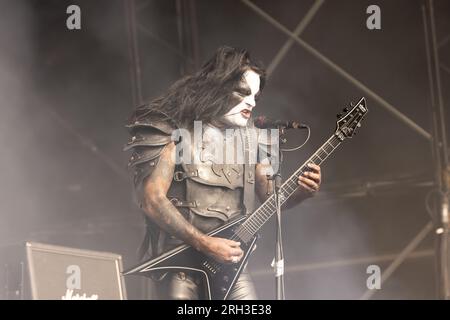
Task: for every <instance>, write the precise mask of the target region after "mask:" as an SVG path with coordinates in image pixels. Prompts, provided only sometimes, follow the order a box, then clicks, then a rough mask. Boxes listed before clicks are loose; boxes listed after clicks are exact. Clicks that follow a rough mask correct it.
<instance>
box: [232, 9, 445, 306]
mask: <svg viewBox="0 0 450 320" xmlns="http://www.w3.org/2000/svg"><path fill="white" fill-rule="evenodd" d="M241 1H242V3H244V4H245V5H246V6H247V7H249V8H250V9H251V10H252V11H254V12H255V13H256V14H257V15H259V16H260V17H262V18H263V19H264V20H265V21H266V22H268V23H269V24H271V25H272V26H274V27H275V28H277V29H278V30H280V31H281V32H282V33H284V34H285V35H286V36H288V38H289V39H288V41H287V42H286V43H285V44H284V46H283V47H282V48H281V49H280V51H279V52H278V54H277V55H276V56H275V58H274V59H273V60H272V63H271V64H270V65H269V68H268V71H269V72H268V73H269V75H270V74H272V73H273V72H274V70H275V68H276V66H278V64H279V63H280V62H281V60H282V59H283V57H284V56H285V55H286V53H287V51H288V50H289V48H290V47H291V46H292V44H293V43H296V44H298V45H300V46H301V47H302V48H303V49H305V50H306V51H307V52H309V53H310V54H311V55H313V56H314V57H315V58H317V59H318V60H319V61H321V62H322V63H323V64H325V65H326V66H328V67H329V68H330V69H331V70H333V71H334V72H336V73H338V74H339V75H341V76H342V77H344V78H345V79H346V80H347V81H349V82H350V83H352V84H353V85H355V86H356V87H357V88H359V89H360V90H362V91H363V92H365V93H366V94H367V95H368V96H370V97H371V98H372V99H373V100H375V101H376V102H378V104H379V106H381V107H383V108H384V109H386V110H387V111H388V112H389V113H391V114H392V115H393V116H394V117H395V118H397V119H398V120H400V121H401V122H403V123H404V124H406V125H407V126H408V127H409V128H411V129H412V130H413V131H414V132H416V133H417V134H419V135H420V136H422V137H424V138H426V139H428V140H430V142H431V141H432V140H433V137H432V135H431V134H430V133H429V132H427V131H425V130H424V129H423V128H421V127H420V126H419V125H418V124H416V123H415V122H414V121H413V120H411V119H410V118H408V117H407V116H406V115H404V114H403V113H401V112H400V111H399V110H397V109H396V108H395V107H394V106H393V105H391V104H390V103H389V102H387V101H386V100H385V99H383V98H382V97H381V96H380V95H378V94H377V93H375V92H374V91H372V90H371V89H370V88H368V87H367V86H366V85H364V84H363V83H362V82H360V81H359V80H358V79H356V78H355V77H353V76H352V75H351V74H349V73H348V72H347V71H345V70H344V69H343V68H341V67H340V66H339V65H337V64H336V63H334V62H333V61H332V60H330V59H329V58H327V57H326V56H324V55H323V54H322V53H320V52H319V51H318V50H317V49H315V48H314V47H312V46H311V45H309V44H308V43H306V42H305V41H304V40H302V39H301V38H300V37H299V36H300V34H301V33H302V32H303V30H304V29H305V27H306V25H307V24H308V23H309V22H310V21H311V19H312V17H313V15H314V14H316V13H317V11H318V9H319V7H320V6H321V5H322V3H323V1H322V0H316V1H315V3H314V4H313V6H312V7H311V9H310V10H309V12H308V13H307V15H306V16H305V17H304V18H303V20H302V21H301V22H300V23H299V24H298V26H297V28H296V29H295V30H294V31H290V30H289V29H288V28H286V27H285V26H283V25H282V24H281V23H280V22H278V21H277V20H276V19H274V18H273V17H271V16H270V15H269V14H268V13H266V12H265V11H263V10H262V9H261V8H259V7H258V6H256V5H255V4H254V3H253V2H251V1H250V0H241ZM429 2H430V5H431V7H432V4H433V0H429ZM433 35H435V33H433ZM449 40H450V36H448V37H446V38H445V39H443V40H442V41H441V42H440V43H439V46H443V45H444V44H446V43H447V42H448V41H449ZM441 68H442V69H444V70H446V71H448V68H447V67H445V66H443V65H442V64H441ZM437 78H438V79H439V74H437ZM439 99H441V100H440V106H441V107H442V105H443V102H442V95H439ZM444 137H445V136H444ZM443 143H446V141H445V139H444V141H443ZM441 146H442V144H441ZM444 148H445V147H444ZM433 228H434V227H433V223H432V222H429V223H427V224H426V225H425V226H424V227H423V228H422V230H420V232H419V233H418V234H417V235H416V236H415V237H414V238H413V239H412V240H411V241H410V243H409V244H408V245H407V246H406V247H405V248H404V249H403V251H402V252H400V253H399V254H398V255H397V256H396V258H395V259H394V261H393V262H392V263H391V264H390V265H389V266H388V267H387V269H386V270H385V271H384V272H383V273H382V275H381V281H382V282H385V281H386V280H387V279H388V278H389V277H390V276H391V275H392V274H393V273H394V272H395V270H396V269H397V268H398V267H399V266H400V265H401V264H402V263H403V261H405V259H407V258H408V257H409V256H410V254H411V252H413V251H414V250H415V249H416V248H417V246H418V245H419V244H420V243H421V241H422V240H423V239H425V237H426V236H427V235H428V233H429V232H430V231H431V230H433ZM374 260H376V257H375V258H374ZM344 263H345V261H344ZM294 268H295V267H294ZM374 293H375V291H370V290H368V291H367V292H365V293H364V294H363V295H362V296H361V299H370V298H371V296H372V295H373V294H374Z"/></svg>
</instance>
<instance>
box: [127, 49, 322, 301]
mask: <svg viewBox="0 0 450 320" xmlns="http://www.w3.org/2000/svg"><path fill="white" fill-rule="evenodd" d="M264 83H265V72H264V70H263V69H262V68H261V67H260V66H259V65H258V64H257V63H255V62H254V61H252V60H251V59H250V56H249V53H248V52H247V51H246V50H241V49H236V48H231V47H226V46H224V47H221V48H219V49H218V50H217V51H216V53H215V54H214V56H213V57H212V58H211V59H210V60H209V61H208V62H206V64H204V66H203V67H202V68H201V69H200V70H199V71H198V72H197V73H195V74H193V75H190V76H186V77H184V78H182V79H180V80H178V81H177V82H175V83H174V84H173V85H172V86H171V87H170V88H169V90H168V91H167V92H166V93H165V94H163V95H162V96H160V97H158V98H156V99H155V100H153V101H151V102H150V103H148V104H146V105H143V106H140V107H138V108H137V109H136V110H135V112H134V113H133V115H132V117H131V120H130V122H129V123H128V125H127V127H128V129H129V131H130V134H131V136H132V138H131V141H130V142H129V143H128V144H127V147H126V149H132V150H133V154H132V156H131V159H130V163H129V166H130V167H131V168H132V170H133V173H134V185H135V190H136V195H137V200H138V202H139V204H140V206H141V208H142V210H143V211H144V212H145V217H146V222H147V229H148V231H147V236H146V239H145V240H144V243H143V246H142V248H141V249H142V252H143V253H145V254H146V256H147V258H148V257H156V256H158V255H160V254H161V253H163V252H165V251H167V250H169V249H171V248H174V247H175V246H177V245H180V244H182V243H186V244H189V245H191V246H192V247H194V248H195V249H196V250H198V251H201V252H203V253H205V254H206V255H208V256H210V257H212V258H214V259H216V260H217V261H219V262H222V263H237V262H239V261H240V259H241V258H242V256H243V251H242V250H241V248H240V243H239V242H236V241H233V240H228V239H223V238H218V237H211V236H208V235H206V233H208V232H209V231H211V230H213V229H215V228H217V227H219V226H220V225H222V224H224V223H225V222H227V221H229V220H230V219H233V218H235V217H237V216H239V215H243V214H246V213H251V212H252V210H254V209H255V207H254V199H255V195H258V198H259V200H260V201H264V200H265V199H267V197H268V196H269V195H270V194H271V182H270V181H269V180H268V179H267V172H268V171H266V170H267V169H268V167H269V166H271V164H267V163H265V164H263V163H260V162H257V163H253V164H248V163H247V164H237V163H231V164H230V163H218V162H217V161H215V158H214V157H209V154H207V155H206V156H205V155H204V154H201V156H200V157H199V158H200V162H199V163H195V162H192V163H183V162H182V163H179V162H178V161H177V159H178V158H177V157H178V152H177V144H178V143H180V140H178V141H174V138H173V135H172V133H173V132H174V130H176V129H180V128H182V129H185V130H188V132H192V131H193V128H194V121H202V122H201V123H202V129H203V131H202V138H203V140H202V143H201V146H200V147H196V146H193V147H192V150H193V153H194V154H198V153H202V152H203V151H207V150H212V149H214V147H216V148H217V145H219V144H216V142H217V141H218V139H219V140H220V139H222V138H221V137H223V135H222V134H223V132H224V130H225V129H229V128H235V129H238V130H240V132H241V135H245V132H246V131H245V130H246V129H248V128H250V127H252V126H253V122H252V120H251V119H252V118H251V115H252V113H253V111H254V109H255V108H256V102H257V100H258V98H259V97H260V95H261V91H262V89H263V87H264ZM244 138H245V137H244ZM181 140H182V139H181ZM244 141H245V139H244ZM256 141H257V144H258V145H259V146H261V145H265V147H266V150H269V151H268V152H269V153H270V144H271V142H268V141H267V139H266V140H265V141H261V139H258V138H257V140H256ZM236 145H238V144H236ZM196 148H197V149H196ZM236 148H237V147H236ZM192 150H191V151H192ZM183 152H186V150H183ZM320 183H321V173H320V167H319V166H316V165H314V164H311V165H310V171H309V172H306V173H305V174H304V175H303V176H301V177H300V178H299V179H298V185H299V188H298V189H297V190H296V192H295V194H294V195H292V196H291V198H289V200H288V201H287V202H286V203H285V205H286V207H287V208H289V207H292V206H294V205H296V204H298V203H300V202H302V201H303V200H305V199H307V198H309V197H311V196H313V195H314V194H315V193H316V192H317V191H318V190H319V186H320ZM154 280H155V281H156V288H157V297H158V299H202V298H204V296H203V291H202V289H201V288H202V283H201V280H200V279H199V278H198V276H197V275H196V274H193V273H189V272H161V274H159V275H158V277H155V279H154ZM256 297H257V296H256V294H255V290H254V286H253V283H252V280H251V278H250V276H249V274H248V272H247V270H246V268H244V270H243V272H242V273H241V275H240V277H239V279H238V280H237V282H236V284H235V285H234V287H233V288H232V290H231V293H230V295H229V299H256Z"/></svg>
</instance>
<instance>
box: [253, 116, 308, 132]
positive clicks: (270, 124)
mask: <svg viewBox="0 0 450 320" xmlns="http://www.w3.org/2000/svg"><path fill="white" fill-rule="evenodd" d="M254 124H255V127H257V128H259V129H278V128H280V127H281V128H283V129H305V128H308V126H307V125H305V124H303V123H300V122H297V121H290V120H271V119H268V118H266V117H265V116H259V117H257V118H256V119H255V120H254Z"/></svg>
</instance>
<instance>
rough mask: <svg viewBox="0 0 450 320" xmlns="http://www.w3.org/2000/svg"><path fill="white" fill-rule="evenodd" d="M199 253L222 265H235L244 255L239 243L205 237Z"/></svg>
mask: <svg viewBox="0 0 450 320" xmlns="http://www.w3.org/2000/svg"><path fill="white" fill-rule="evenodd" d="M202 242H203V246H202V249H201V251H202V252H203V253H205V254H207V255H209V256H210V257H213V258H214V259H216V260H217V261H219V262H222V263H237V262H239V260H241V258H242V256H243V255H244V251H242V249H241V248H240V245H241V244H240V242H237V241H233V240H228V239H224V238H217V237H210V236H205V238H204V239H203V241H202Z"/></svg>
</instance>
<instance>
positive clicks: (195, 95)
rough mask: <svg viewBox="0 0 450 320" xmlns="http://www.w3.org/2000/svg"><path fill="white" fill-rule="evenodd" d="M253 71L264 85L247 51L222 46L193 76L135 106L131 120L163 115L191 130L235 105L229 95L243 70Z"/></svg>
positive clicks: (262, 74) (261, 71)
mask: <svg viewBox="0 0 450 320" xmlns="http://www.w3.org/2000/svg"><path fill="white" fill-rule="evenodd" d="M248 70H253V71H254V72H256V73H257V74H258V75H259V76H260V79H261V82H260V83H261V85H260V91H262V89H263V88H264V84H265V71H264V69H263V68H262V67H261V65H260V64H259V63H256V62H254V61H252V60H251V59H250V54H249V52H248V51H247V50H244V49H237V48H232V47H228V46H222V47H220V48H219V49H217V51H216V53H215V54H214V56H213V57H212V58H211V59H210V60H209V61H207V62H206V63H205V64H204V65H203V67H202V68H201V69H200V70H199V71H198V72H197V73H195V74H193V75H189V76H186V77H184V78H181V79H180V80H178V81H176V82H175V83H174V84H173V85H172V86H171V87H170V88H169V89H168V90H167V92H166V93H164V94H163V95H161V96H160V97H158V98H156V99H154V100H152V101H151V102H150V103H147V104H145V105H142V106H139V107H138V108H137V109H136V110H135V111H134V113H133V114H132V117H131V121H136V120H142V119H144V118H147V117H151V116H152V115H153V114H155V113H156V114H159V115H161V114H164V115H165V116H166V117H168V118H169V119H170V120H172V121H174V122H175V123H176V124H177V125H178V126H179V127H183V128H192V126H193V123H194V121H196V120H201V121H204V122H207V123H210V122H211V121H213V120H214V119H217V118H218V117H221V116H223V115H224V114H226V113H227V112H228V111H229V110H230V109H231V108H233V107H234V106H235V105H236V104H237V103H234V101H233V95H232V92H233V91H234V90H236V88H237V87H238V86H239V83H240V82H241V81H242V79H243V75H244V73H245V72H246V71H248Z"/></svg>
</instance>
